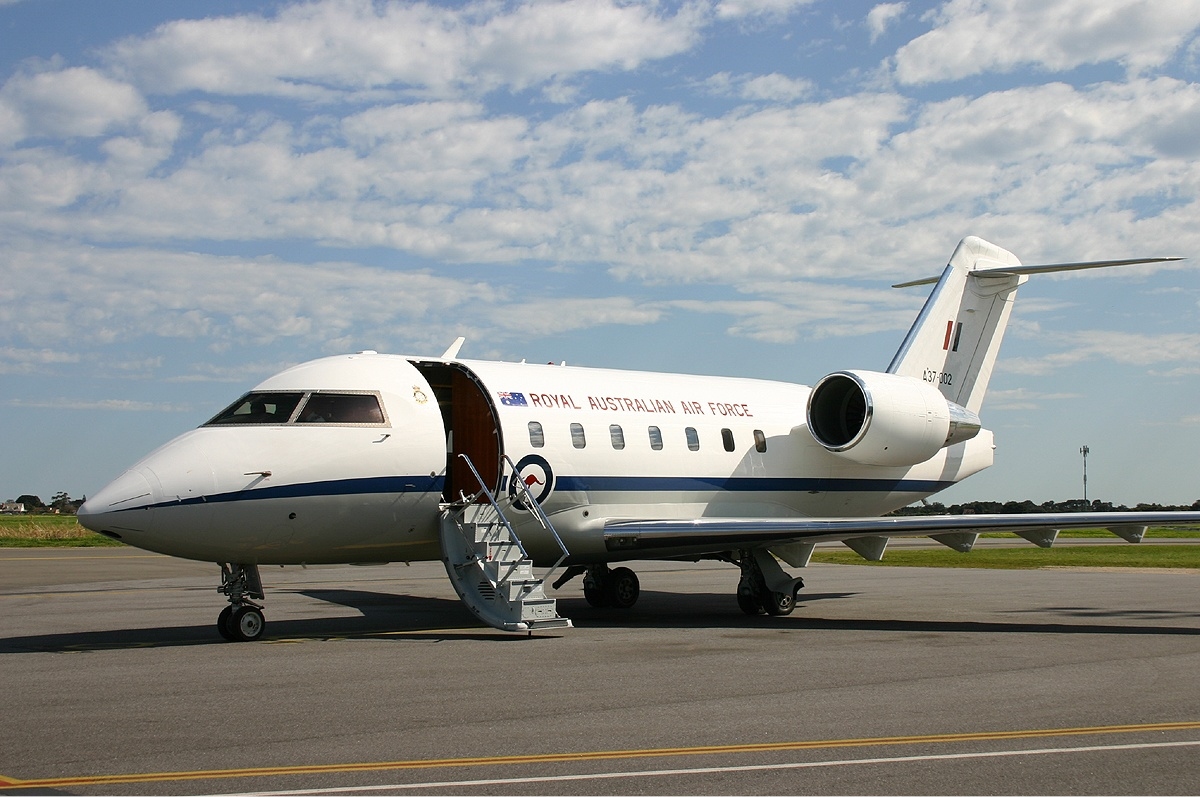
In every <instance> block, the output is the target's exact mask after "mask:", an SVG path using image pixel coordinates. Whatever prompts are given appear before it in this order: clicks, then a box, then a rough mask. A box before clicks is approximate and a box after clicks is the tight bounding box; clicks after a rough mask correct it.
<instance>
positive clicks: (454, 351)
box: [442, 337, 467, 360]
mask: <svg viewBox="0 0 1200 797" xmlns="http://www.w3.org/2000/svg"><path fill="white" fill-rule="evenodd" d="M466 342H467V339H466V338H463V337H458V338H455V339H454V342H453V343H451V344H450V348H448V349H446V351H445V353H444V354H442V359H443V360H453V359H455V358H456V357H458V350H459V349H461V348H462V347H463V344H464V343H466Z"/></svg>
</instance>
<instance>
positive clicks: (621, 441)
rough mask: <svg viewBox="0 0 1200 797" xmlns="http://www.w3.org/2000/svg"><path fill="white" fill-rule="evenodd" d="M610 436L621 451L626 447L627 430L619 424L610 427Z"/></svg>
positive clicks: (616, 447)
mask: <svg viewBox="0 0 1200 797" xmlns="http://www.w3.org/2000/svg"><path fill="white" fill-rule="evenodd" d="M608 436H609V437H611V438H612V444H613V448H615V449H617V450H618V451H620V450H621V449H623V448H625V430H624V429H622V428H621V426H620V425H619V424H615V423H614V424H612V425H611V426H609V427H608Z"/></svg>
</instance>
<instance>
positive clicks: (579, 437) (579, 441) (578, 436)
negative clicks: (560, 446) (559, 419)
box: [571, 423, 587, 448]
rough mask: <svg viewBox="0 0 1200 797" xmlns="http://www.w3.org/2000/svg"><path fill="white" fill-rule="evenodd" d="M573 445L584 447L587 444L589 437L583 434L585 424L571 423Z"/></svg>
mask: <svg viewBox="0 0 1200 797" xmlns="http://www.w3.org/2000/svg"><path fill="white" fill-rule="evenodd" d="M571 445H573V446H575V447H576V448H583V447H584V446H586V445H587V438H586V437H584V435H583V424H582V423H573V424H571Z"/></svg>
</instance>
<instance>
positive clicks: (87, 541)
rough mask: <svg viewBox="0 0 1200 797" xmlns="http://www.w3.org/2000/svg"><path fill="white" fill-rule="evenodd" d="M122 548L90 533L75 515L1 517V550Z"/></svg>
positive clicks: (106, 538)
mask: <svg viewBox="0 0 1200 797" xmlns="http://www.w3.org/2000/svg"><path fill="white" fill-rule="evenodd" d="M120 544H121V543H119V542H117V541H116V540H111V539H109V538H108V537H105V536H104V535H102V534H97V533H96V532H94V531H88V530H87V529H85V528H84V527H83V526H81V525H79V522H78V521H77V520H75V516H74V515H0V548H91V547H98V546H114V545H120Z"/></svg>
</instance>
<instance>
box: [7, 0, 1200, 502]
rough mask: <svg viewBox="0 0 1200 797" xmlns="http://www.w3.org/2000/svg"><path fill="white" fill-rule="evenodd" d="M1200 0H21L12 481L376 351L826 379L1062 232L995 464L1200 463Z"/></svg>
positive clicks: (92, 459) (1039, 474)
mask: <svg viewBox="0 0 1200 797" xmlns="http://www.w3.org/2000/svg"><path fill="white" fill-rule="evenodd" d="M1198 32H1200V0H1173V2H1171V3H1164V2H1153V1H1152V0H1061V1H1059V2H1055V1H1054V0H1050V1H1049V2H1048V1H1047V0H950V2H927V3H919V2H895V3H882V4H875V3H870V2H864V3H858V2H819V1H817V0H685V1H684V2H659V3H654V2H649V3H637V2H611V1H610V0H563V1H561V2H559V1H555V0H547V1H546V2H529V3H519V2H503V1H492V0H484V1H483V2H469V1H468V2H446V3H422V2H368V0H331V1H329V2H302V3H291V2H251V1H250V0H244V1H243V0H215V1H214V0H205V2H194V1H191V0H174V2H171V3H163V2H160V1H159V0H103V1H101V0H15V2H14V0H0V435H2V436H0V499H11V498H15V497H16V496H18V495H20V494H24V493H32V494H37V495H40V496H41V498H42V499H43V500H46V501H48V500H49V498H50V496H51V495H53V494H55V493H58V492H67V493H70V494H71V495H72V496H74V497H77V498H78V497H81V496H83V495H87V494H90V493H94V492H95V491H96V490H98V489H99V488H100V487H102V486H103V485H104V484H106V483H107V482H108V481H110V480H111V479H113V478H115V477H116V476H118V475H120V473H121V472H122V471H123V470H124V469H125V468H126V467H128V466H129V465H131V464H132V463H133V462H134V461H135V460H137V459H139V458H140V457H141V456H142V455H144V454H145V453H147V452H149V451H150V450H151V449H153V448H155V447H157V446H158V445H160V444H162V443H164V442H166V441H167V440H169V439H171V438H172V437H174V436H176V435H178V434H180V433H182V432H184V431H186V430H188V429H190V428H193V427H195V426H197V425H199V424H201V423H203V422H204V421H205V420H207V419H208V418H209V417H211V416H212V415H214V414H215V413H216V412H217V411H219V410H220V409H221V408H223V407H224V406H225V405H226V404H228V403H229V402H231V401H232V400H233V399H234V398H236V397H237V396H239V395H240V394H242V393H243V392H244V391H246V390H248V389H250V388H251V387H253V386H254V385H255V384H256V383H257V382H259V381H261V380H262V379H264V378H266V377H267V376H269V375H271V374H273V373H275V372H277V371H280V370H282V369H283V368H285V367H287V366H289V365H291V364H294V363H297V362H302V361H304V360H309V359H313V358H316V357H321V356H325V355H329V354H337V353H344V352H353V351H359V350H363V349H374V350H378V351H381V352H392V353H405V354H414V355H435V356H436V355H439V354H440V353H441V352H442V351H444V350H445V349H446V347H447V346H449V344H450V343H451V342H452V341H453V340H454V339H455V338H456V337H458V336H459V335H463V336H465V337H466V338H467V343H466V345H465V346H464V347H463V349H462V356H463V357H467V358H473V359H492V358H496V359H505V360H520V359H523V358H524V359H528V360H530V361H544V362H549V361H553V362H561V361H566V362H568V363H570V364H574V365H591V366H602V367H610V368H631V369H638V370H665V371H682V372H689V373H705V374H720V375H731V376H751V377H759V378H767V379H776V380H782V381H791V382H801V383H804V384H813V383H815V382H816V381H817V380H818V379H820V378H821V376H823V375H824V374H826V373H829V372H831V371H834V370H840V369H846V368H868V369H877V370H883V369H884V368H886V366H887V364H888V362H889V361H890V359H891V356H892V354H893V353H894V352H895V350H896V348H897V347H898V346H899V343H900V341H901V339H902V338H903V336H904V333H905V332H906V331H907V329H908V327H909V325H910V324H911V322H912V319H913V318H914V317H915V315H916V313H917V312H918V311H919V310H920V307H921V304H922V303H923V301H924V299H925V296H926V294H927V291H928V288H912V289H905V290H895V289H892V288H891V287H890V285H892V284H893V283H896V282H901V281H904V280H911V279H916V278H920V277H926V276H931V275H934V274H937V273H939V272H940V271H941V269H942V268H943V267H944V265H945V263H946V261H947V260H948V258H949V256H950V254H951V253H952V252H953V250H954V247H955V246H956V245H957V243H958V241H959V240H960V239H962V238H963V237H965V236H967V235H978V236H980V237H983V238H985V239H987V240H989V241H992V242H993V243H996V244H998V245H1000V246H1003V247H1005V248H1007V249H1009V250H1011V251H1012V252H1013V253H1014V254H1016V255H1017V256H1018V257H1019V258H1021V260H1022V261H1023V262H1025V263H1029V264H1036V263H1056V262H1072V261H1086V260H1102V259H1114V258H1124V257H1143V256H1144V257H1154V256H1182V257H1186V258H1190V259H1189V260H1185V261H1182V262H1180V263H1174V264H1166V265H1151V266H1131V267H1126V268H1123V269H1104V270H1101V271H1099V272H1087V273H1079V272H1076V273H1073V274H1065V275H1045V276H1037V277H1034V278H1032V279H1031V280H1030V282H1029V283H1028V284H1026V285H1025V286H1024V287H1022V288H1021V291H1020V295H1019V298H1018V300H1017V304H1016V309H1015V311H1014V313H1013V319H1012V323H1011V325H1010V328H1009V332H1008V336H1007V337H1006V339H1005V343H1004V347H1003V349H1002V351H1001V354H1000V360H999V363H998V366H997V369H996V373H995V375H994V377H993V379H992V383H991V392H990V393H989V395H988V398H987V400H986V401H985V403H984V405H983V408H982V410H981V413H980V414H981V417H982V419H983V422H984V425H985V426H986V427H987V428H989V429H991V430H993V432H994V434H995V438H996V444H997V450H996V464H995V465H994V466H993V467H992V468H991V469H990V470H988V471H985V472H984V473H981V474H979V475H976V476H974V477H972V478H971V479H968V480H967V481H966V482H964V483H963V484H960V485H958V486H955V487H953V488H951V489H950V490H948V491H946V492H944V493H942V494H941V495H940V496H939V499H938V500H942V501H944V502H946V503H952V502H956V501H965V500H1000V501H1005V500H1024V499H1032V500H1034V501H1038V502H1041V501H1046V500H1066V499H1071V498H1079V497H1081V496H1082V488H1083V485H1082V464H1083V463H1082V457H1081V454H1080V447H1081V446H1083V445H1087V446H1088V448H1089V450H1090V456H1089V457H1088V459H1087V468H1088V498H1089V499H1101V500H1107V501H1114V502H1117V503H1126V504H1129V505H1133V504H1134V503H1137V502H1158V503H1168V504H1171V503H1191V502H1192V501H1195V500H1197V499H1200V480H1198V478H1197V473H1198V469H1197V465H1196V463H1197V458H1198V454H1197V452H1198V451H1200V402H1198V401H1197V398H1198V397H1200V323H1198V322H1200V224H1198V223H1197V222H1198V221H1200V82H1198V81H1200V37H1198V35H1197V34H1198Z"/></svg>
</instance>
